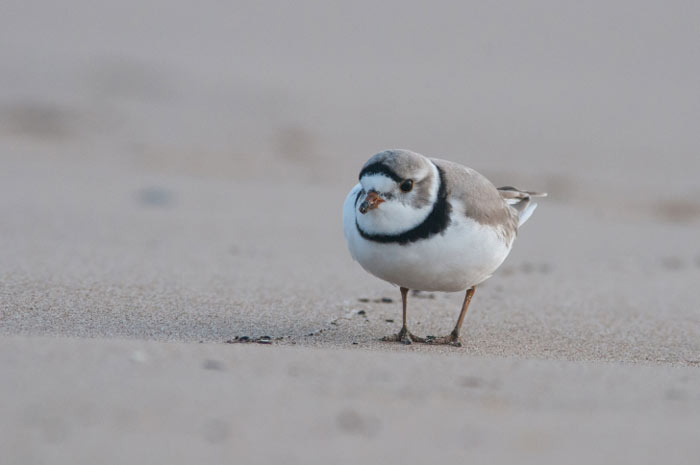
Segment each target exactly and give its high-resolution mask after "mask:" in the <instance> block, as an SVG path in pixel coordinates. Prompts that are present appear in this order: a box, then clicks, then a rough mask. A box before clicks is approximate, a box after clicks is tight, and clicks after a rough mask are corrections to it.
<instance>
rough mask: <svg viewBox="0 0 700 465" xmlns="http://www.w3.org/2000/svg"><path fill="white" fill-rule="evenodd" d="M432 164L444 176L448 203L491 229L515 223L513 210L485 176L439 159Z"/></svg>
mask: <svg viewBox="0 0 700 465" xmlns="http://www.w3.org/2000/svg"><path fill="white" fill-rule="evenodd" d="M430 160H431V161H432V162H433V163H434V164H435V166H437V167H438V168H440V170H441V171H442V173H443V180H444V182H445V187H446V191H447V198H448V200H449V201H450V203H452V204H453V205H454V204H455V203H458V204H459V205H460V206H461V207H462V208H464V213H465V214H466V215H467V216H468V217H470V218H472V219H473V220H475V221H477V222H479V223H482V224H489V225H506V224H508V225H510V223H512V222H513V217H514V214H513V212H512V211H511V208H510V207H509V206H508V205H507V204H506V202H505V201H504V200H503V197H501V194H500V193H499V192H498V189H497V188H496V186H495V185H494V184H493V183H492V182H491V181H489V180H488V179H487V178H486V176H484V175H482V174H481V173H479V172H478V171H476V170H474V169H472V168H468V167H466V166H464V165H460V164H459V163H455V162H451V161H448V160H441V159H439V158H431V159H430ZM516 224H517V223H516Z"/></svg>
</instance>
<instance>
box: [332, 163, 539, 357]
mask: <svg viewBox="0 0 700 465" xmlns="http://www.w3.org/2000/svg"><path fill="white" fill-rule="evenodd" d="M359 179H360V182H359V183H358V184H357V185H356V186H355V187H353V188H352V190H351V191H350V193H349V194H348V196H347V198H346V199H345V204H344V205H343V230H344V232H345V239H346V240H347V242H348V248H349V249H350V254H351V255H352V257H353V258H354V259H355V260H357V261H358V262H359V263H360V265H362V268H364V269H365V270H366V271H368V272H369V273H371V274H373V275H374V276H376V277H378V278H380V279H383V280H385V281H388V282H390V283H393V284H396V285H398V286H399V288H400V289H401V300H402V304H403V326H402V328H401V331H400V332H399V333H398V334H396V335H395V336H390V337H387V338H384V339H385V340H390V341H401V342H403V343H406V344H410V343H411V342H412V341H416V342H428V343H433V344H451V345H457V346H458V345H460V339H459V331H460V328H461V326H462V322H463V321H464V316H465V315H466V313H467V307H468V306H469V302H470V301H471V298H472V296H473V295H474V289H475V287H476V285H478V284H479V283H482V282H484V281H485V280H486V279H488V278H489V277H490V276H491V275H492V274H493V273H494V271H496V269H497V268H498V267H499V266H500V265H501V263H503V261H504V260H505V259H506V257H507V256H508V254H509V253H510V250H511V247H512V246H513V241H514V240H515V236H516V234H517V232H518V228H519V227H520V226H521V225H522V224H523V223H524V222H525V221H526V220H527V219H528V218H529V217H530V215H532V212H533V211H534V210H535V207H536V206H537V204H535V203H534V202H531V198H532V197H544V196H546V195H547V194H544V193H536V192H527V191H521V190H519V189H516V188H514V187H501V188H496V187H495V186H494V185H493V184H492V183H491V182H490V181H489V180H488V179H486V178H485V177H484V176H482V175H481V174H479V173H477V172H476V171H474V170H473V169H470V168H467V167H465V166H462V165H459V164H457V163H452V162H449V161H446V160H439V159H436V158H427V157H424V156H423V155H420V154H418V153H415V152H411V151H409V150H386V151H384V152H380V153H378V154H376V155H374V156H372V158H370V159H369V160H368V161H367V163H365V165H364V166H363V167H362V170H361V171H360V176H359ZM411 289H414V290H421V291H443V292H457V291H466V295H465V298H464V303H463V304H462V309H461V312H460V314H459V318H458V319H457V324H456V325H455V328H454V330H453V331H452V333H450V334H449V335H448V336H444V337H440V338H432V337H428V338H421V337H418V336H415V335H413V334H412V333H411V332H410V331H409V330H408V328H407V326H406V300H407V295H408V291H409V290H411Z"/></svg>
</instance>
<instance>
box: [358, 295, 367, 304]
mask: <svg viewBox="0 0 700 465" xmlns="http://www.w3.org/2000/svg"><path fill="white" fill-rule="evenodd" d="M357 301H358V302H362V303H365V304H366V303H367V302H369V299H368V298H366V297H362V298H360V299H357Z"/></svg>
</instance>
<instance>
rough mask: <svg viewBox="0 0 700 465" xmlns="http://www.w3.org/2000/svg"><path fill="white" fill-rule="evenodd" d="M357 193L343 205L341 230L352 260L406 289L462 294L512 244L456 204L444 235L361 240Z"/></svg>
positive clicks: (500, 259) (492, 268)
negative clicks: (395, 240) (398, 240)
mask: <svg viewBox="0 0 700 465" xmlns="http://www.w3.org/2000/svg"><path fill="white" fill-rule="evenodd" d="M360 189H362V186H361V185H360V184H358V185H356V186H355V187H354V188H353V189H352V190H351V191H350V194H349V195H348V197H347V198H346V199H345V204H344V206H343V230H344V232H345V239H346V240H347V242H348V248H349V249H350V254H351V255H352V257H353V258H354V259H355V260H357V261H358V262H359V263H360V265H362V267H363V268H364V269H365V270H366V271H368V272H369V273H371V274H373V275H375V276H376V277H378V278H380V279H383V280H385V281H388V282H390V283H393V284H396V285H399V286H402V287H406V288H408V289H418V290H423V291H444V292H456V291H463V290H465V289H468V288H470V287H472V286H474V285H476V284H479V283H481V282H483V281H484V280H486V279H488V278H489V277H490V276H491V275H492V274H493V273H494V271H496V269H497V268H498V267H499V266H500V265H501V263H503V261H504V260H505V259H506V257H507V256H508V253H510V249H511V245H512V243H511V244H506V243H505V242H504V241H503V239H502V238H501V236H499V234H498V231H497V230H496V229H494V228H492V227H490V226H485V225H482V224H479V223H477V222H476V221H474V220H472V219H470V218H468V217H467V216H466V215H464V214H462V212H461V208H460V207H461V206H460V205H454V204H453V205H452V206H453V211H452V221H451V223H450V225H449V226H448V227H447V229H446V230H445V231H444V232H443V233H442V234H438V235H434V236H431V237H429V238H428V239H422V240H419V241H416V242H412V243H408V244H405V245H402V244H397V243H379V242H374V241H369V240H367V239H364V238H363V237H362V236H360V234H359V233H358V231H357V227H356V225H355V218H356V215H357V209H356V208H355V198H356V196H357V193H358V191H359V190H360ZM379 208H381V206H380V207H379Z"/></svg>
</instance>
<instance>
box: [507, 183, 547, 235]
mask: <svg viewBox="0 0 700 465" xmlns="http://www.w3.org/2000/svg"><path fill="white" fill-rule="evenodd" d="M498 192H499V193H500V194H501V197H503V200H505V201H506V203H507V204H508V205H510V206H511V207H513V208H514V209H515V210H516V211H517V212H518V227H520V226H522V225H523V223H525V222H526V221H527V219H528V218H530V216H531V215H532V212H534V211H535V208H537V204H536V203H534V202H531V199H532V197H547V193H546V192H531V191H522V190H520V189H517V188H515V187H512V186H505V187H499V188H498Z"/></svg>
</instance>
